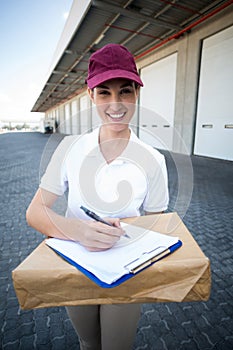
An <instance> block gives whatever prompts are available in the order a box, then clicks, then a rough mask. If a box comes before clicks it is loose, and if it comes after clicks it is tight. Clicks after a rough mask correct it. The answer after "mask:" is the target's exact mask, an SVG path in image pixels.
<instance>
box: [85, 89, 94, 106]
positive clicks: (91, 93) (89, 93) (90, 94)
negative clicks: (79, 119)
mask: <svg viewBox="0 0 233 350" xmlns="http://www.w3.org/2000/svg"><path fill="white" fill-rule="evenodd" d="M87 93H88V95H89V97H90V99H91V100H92V102H93V103H95V101H94V90H93V89H90V88H87Z"/></svg>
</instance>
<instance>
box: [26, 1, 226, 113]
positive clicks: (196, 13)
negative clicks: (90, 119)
mask: <svg viewBox="0 0 233 350" xmlns="http://www.w3.org/2000/svg"><path fill="white" fill-rule="evenodd" d="M77 3H78V2H77V1H76V10H77ZM232 3H233V0H228V1H220V0H217V1H213V0H197V1H189V0H170V1H168V0H115V1H110V0H104V1H102V0H92V1H87V0H86V3H85V4H86V5H87V6H86V8H85V9H83V8H82V10H83V11H85V13H84V15H83V16H80V13H78V12H76V13H75V11H73V13H71V14H70V16H69V18H68V21H69V19H70V18H73V20H74V16H76V18H77V19H78V20H77V24H76V22H75V25H73V28H72V33H71V34H70V35H69V36H70V38H69V39H68V40H67V41H68V42H66V43H65V44H66V47H65V48H64V49H62V51H61V52H60V53H59V54H58V55H57V57H56V59H57V62H56V63H55V64H54V67H53V68H52V70H51V73H50V74H49V77H48V79H47V82H46V84H45V86H44V88H43V90H42V91H41V94H40V96H39V97H38V99H37V101H36V103H35V105H34V106H33V109H32V112H46V111H47V110H49V109H51V108H52V107H54V106H56V105H59V104H61V103H64V102H65V101H66V100H68V99H70V98H71V97H73V96H75V95H77V94H78V93H79V92H81V91H82V90H83V88H84V87H85V78H86V76H87V67H88V60H89V57H90V55H91V54H92V53H93V52H94V51H96V50H97V49H99V48H100V47H102V46H104V45H106V44H108V43H119V44H122V45H125V46H126V47H128V49H129V50H130V51H131V52H132V53H133V54H134V55H135V58H136V59H138V58H140V57H142V56H143V55H145V54H147V53H149V52H151V51H152V50H155V49H156V48H157V47H160V46H161V45H163V44H165V43H166V42H168V41H170V40H172V39H178V38H179V37H180V36H182V35H184V34H185V33H186V32H187V33H189V32H190V30H191V29H192V28H193V27H194V26H196V25H197V24H199V23H201V22H203V21H204V20H205V19H207V18H209V17H211V16H212V15H214V14H216V13H218V12H219V11H221V10H223V9H224V8H226V7H227V6H229V5H232ZM79 4H80V1H79ZM82 4H83V2H82ZM79 6H80V5H79ZM72 9H73V7H72ZM71 12H72V11H71ZM68 21H67V22H68ZM68 27H69V26H68Z"/></svg>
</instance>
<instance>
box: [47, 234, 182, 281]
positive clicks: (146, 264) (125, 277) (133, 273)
mask: <svg viewBox="0 0 233 350" xmlns="http://www.w3.org/2000/svg"><path fill="white" fill-rule="evenodd" d="M181 246H182V242H181V241H180V240H178V242H177V243H175V244H173V245H172V246H171V247H169V248H168V249H166V250H165V251H164V252H162V253H160V254H158V255H156V256H154V257H153V258H151V259H149V260H147V261H145V262H144V263H142V264H140V265H139V266H137V267H135V268H134V269H132V270H131V271H129V272H126V273H125V274H124V275H123V276H121V277H120V278H118V279H117V280H116V281H114V282H112V283H106V282H104V281H102V280H101V279H100V278H98V277H97V276H96V275H94V274H93V273H91V272H90V271H88V270H87V269H85V268H84V267H83V266H81V265H79V264H78V263H77V262H75V261H74V260H72V259H70V258H69V257H68V256H66V255H64V254H62V253H61V252H60V251H58V250H56V249H54V248H52V249H53V250H54V251H55V252H56V253H57V254H58V255H60V256H61V257H62V258H63V259H64V260H66V261H67V262H68V263H70V264H71V265H73V266H74V267H76V268H77V269H78V270H79V271H81V272H82V273H83V274H84V275H85V276H87V277H88V278H89V279H91V280H92V281H93V282H95V283H96V284H97V285H98V286H99V287H102V288H114V287H117V286H119V285H121V284H122V283H123V282H126V281H127V280H129V279H130V278H132V277H134V276H136V275H137V274H139V273H140V272H141V271H143V270H145V269H146V268H148V267H150V266H151V265H153V264H154V263H156V262H157V261H159V260H161V259H163V258H165V257H166V256H168V255H169V254H171V253H173V252H174V251H176V250H177V249H178V248H180V247H181Z"/></svg>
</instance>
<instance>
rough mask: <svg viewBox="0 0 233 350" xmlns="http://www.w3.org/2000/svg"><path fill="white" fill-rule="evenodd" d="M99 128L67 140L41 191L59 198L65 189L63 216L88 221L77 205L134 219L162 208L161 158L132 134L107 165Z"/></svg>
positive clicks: (55, 156)
mask: <svg viewBox="0 0 233 350" xmlns="http://www.w3.org/2000/svg"><path fill="white" fill-rule="evenodd" d="M99 130H100V129H99V128H97V129H95V130H94V131H93V132H92V133H89V134H85V135H78V136H66V137H65V138H64V139H63V141H62V142H61V143H60V144H59V146H58V147H57V149H56V150H55V152H54V154H53V156H52V159H51V161H50V163H49V165H48V167H47V169H46V172H45V174H44V175H43V177H42V179H41V183H40V187H41V188H43V189H45V190H47V191H50V192H52V193H54V194H57V195H58V196H61V195H63V194H64V193H65V192H66V191H67V190H68V206H67V212H66V216H68V217H79V218H81V219H88V217H87V216H86V215H85V213H84V212H83V211H82V210H81V209H80V206H81V205H83V206H84V207H87V208H88V209H90V210H92V211H95V212H96V213H97V214H98V215H100V216H103V217H119V218H123V217H132V216H139V215H140V208H142V209H144V210H145V211H148V212H160V211H163V210H166V209H167V206H168V200H169V196H168V180H167V169H166V164H165V159H164V156H163V155H162V154H161V153H159V152H158V151H157V150H155V149H154V148H152V147H151V146H149V145H147V144H145V143H144V142H142V141H141V140H139V139H138V137H137V136H136V135H135V134H134V132H133V131H132V130H131V135H130V139H129V142H128V145H127V147H126V148H125V150H124V151H123V153H122V154H121V155H120V156H119V157H117V158H116V159H115V160H114V161H112V162H111V163H109V164H108V163H107V162H106V160H105V159H104V157H103V155H102V153H101V151H100V147H99V143H98V140H99Z"/></svg>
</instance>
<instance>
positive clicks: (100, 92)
mask: <svg viewBox="0 0 233 350" xmlns="http://www.w3.org/2000/svg"><path fill="white" fill-rule="evenodd" d="M98 95H103V96H105V95H106V96H107V95H109V91H108V90H99V91H98Z"/></svg>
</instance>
